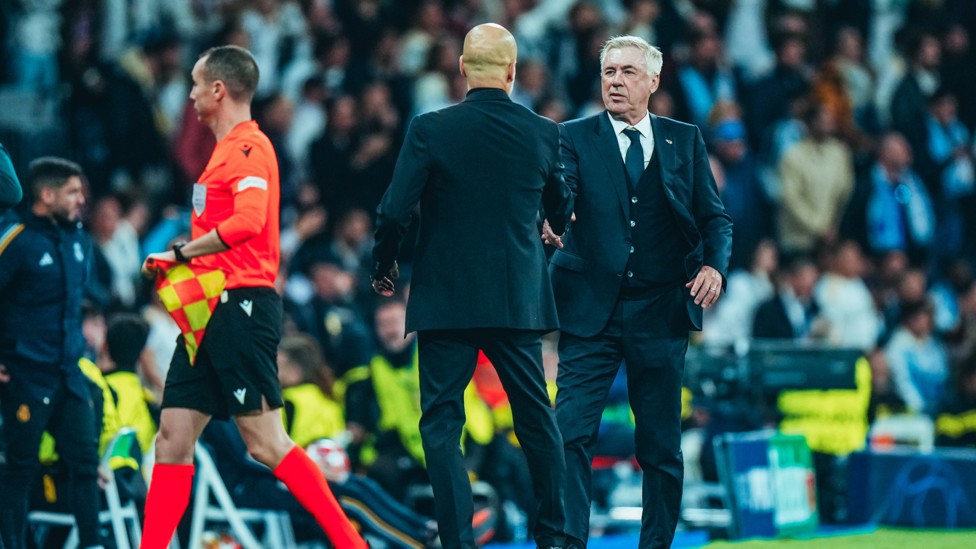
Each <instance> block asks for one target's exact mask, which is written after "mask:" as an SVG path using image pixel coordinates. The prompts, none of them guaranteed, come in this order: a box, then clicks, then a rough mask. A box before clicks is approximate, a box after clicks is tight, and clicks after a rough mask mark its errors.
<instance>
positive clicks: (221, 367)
mask: <svg viewBox="0 0 976 549" xmlns="http://www.w3.org/2000/svg"><path fill="white" fill-rule="evenodd" d="M280 339H281V298H280V297H279V296H278V293H277V292H275V291H274V289H272V288H234V289H231V290H226V291H224V293H223V294H221V296H220V302H219V303H218V304H217V307H216V308H215V309H214V312H213V316H211V317H210V322H209V323H208V324H207V331H206V334H205V335H204V338H203V343H201V345H200V348H199V349H197V359H196V362H195V364H193V365H190V357H189V355H188V354H187V352H186V345H185V344H184V343H183V336H182V335H181V336H180V337H179V338H178V339H177V345H176V352H174V353H173V360H172V362H171V363H170V367H169V373H168V374H167V375H166V389H165V391H164V392H163V408H190V409H192V410H197V411H200V412H203V413H205V414H208V415H211V416H213V417H215V418H218V419H227V418H229V417H231V416H236V415H240V414H244V413H247V412H253V411H256V410H260V409H261V397H262V396H263V397H264V398H265V400H267V402H268V406H270V407H271V408H280V407H281V406H282V405H283V403H282V400H281V385H280V384H279V382H278V364H277V356H278V343H279V341H280Z"/></svg>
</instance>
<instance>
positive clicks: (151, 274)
mask: <svg viewBox="0 0 976 549" xmlns="http://www.w3.org/2000/svg"><path fill="white" fill-rule="evenodd" d="M149 259H158V260H160V261H169V262H170V263H175V262H176V254H175V253H173V250H169V251H165V252H159V253H158V254H149V257H147V258H146V260H145V261H143V262H142V276H144V277H146V278H148V279H150V280H152V279H153V278H156V272H157V271H158V270H159V268H158V267H150V266H149Z"/></svg>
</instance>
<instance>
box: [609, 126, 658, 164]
mask: <svg viewBox="0 0 976 549" xmlns="http://www.w3.org/2000/svg"><path fill="white" fill-rule="evenodd" d="M607 116H608V117H610V124H611V125H612V126H613V131H614V133H615V134H616V135H617V146H619V147H620V158H622V159H623V161H624V162H625V163H626V162H627V149H629V148H630V138H629V137H627V136H626V135H624V130H626V129H627V128H636V129H637V131H639V132H640V134H641V137H640V141H641V148H642V149H644V168H645V169H646V168H647V164H648V162H650V161H651V155H652V154H653V153H654V133H653V132H652V131H651V113H647V114H645V115H644V118H641V120H640V122H638V123H637V124H636V125H634V126H631V125H630V124H628V123H626V122H623V121H621V120H617V119H615V118H614V117H612V116H610V113H607Z"/></svg>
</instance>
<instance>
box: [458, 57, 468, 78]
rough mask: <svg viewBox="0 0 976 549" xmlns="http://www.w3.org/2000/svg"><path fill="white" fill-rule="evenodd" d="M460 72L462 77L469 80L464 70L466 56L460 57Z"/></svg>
mask: <svg viewBox="0 0 976 549" xmlns="http://www.w3.org/2000/svg"><path fill="white" fill-rule="evenodd" d="M458 70H459V71H460V72H461V76H463V77H465V78H467V77H468V73H467V71H465V70H464V56H463V55H462V56H461V57H458Z"/></svg>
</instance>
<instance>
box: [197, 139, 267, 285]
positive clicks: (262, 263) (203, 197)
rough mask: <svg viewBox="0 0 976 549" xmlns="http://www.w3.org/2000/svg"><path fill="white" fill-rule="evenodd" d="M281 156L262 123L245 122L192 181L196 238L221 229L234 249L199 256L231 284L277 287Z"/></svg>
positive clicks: (228, 243)
mask: <svg viewBox="0 0 976 549" xmlns="http://www.w3.org/2000/svg"><path fill="white" fill-rule="evenodd" d="M280 200H281V190H280V186H279V181H278V159H277V157H276V156H275V152H274V148H273V147H272V146H271V141H270V140H269V139H268V137H267V136H266V135H264V133H263V132H262V131H261V130H260V129H259V128H258V124H257V122H255V121H253V120H250V121H247V122H242V123H240V124H238V125H237V126H234V129H233V130H231V132H230V133H229V134H227V135H226V136H225V137H224V138H223V139H221V140H220V142H218V143H217V146H216V148H214V152H213V154H212V155H211V156H210V162H208V163H207V167H206V169H204V171H203V175H201V176H200V181H198V182H197V183H194V184H193V200H192V202H193V223H192V227H193V232H192V234H193V238H199V237H200V236H203V235H205V234H207V233H209V232H210V231H211V229H217V234H218V235H219V236H220V239H221V240H222V241H223V242H224V244H225V245H227V246H228V247H229V248H230V249H229V250H227V251H224V252H220V253H216V254H210V255H204V256H200V257H198V258H194V259H193V262H194V264H198V265H200V266H202V267H206V268H213V269H220V270H221V271H223V272H224V274H225V275H226V276H227V286H226V287H227V288H228V289H231V288H242V287H255V286H265V287H273V286H274V281H275V277H276V276H277V275H278V263H279V261H280V260H281V248H280V245H281V243H280V239H279V227H278V208H279V202H280Z"/></svg>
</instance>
